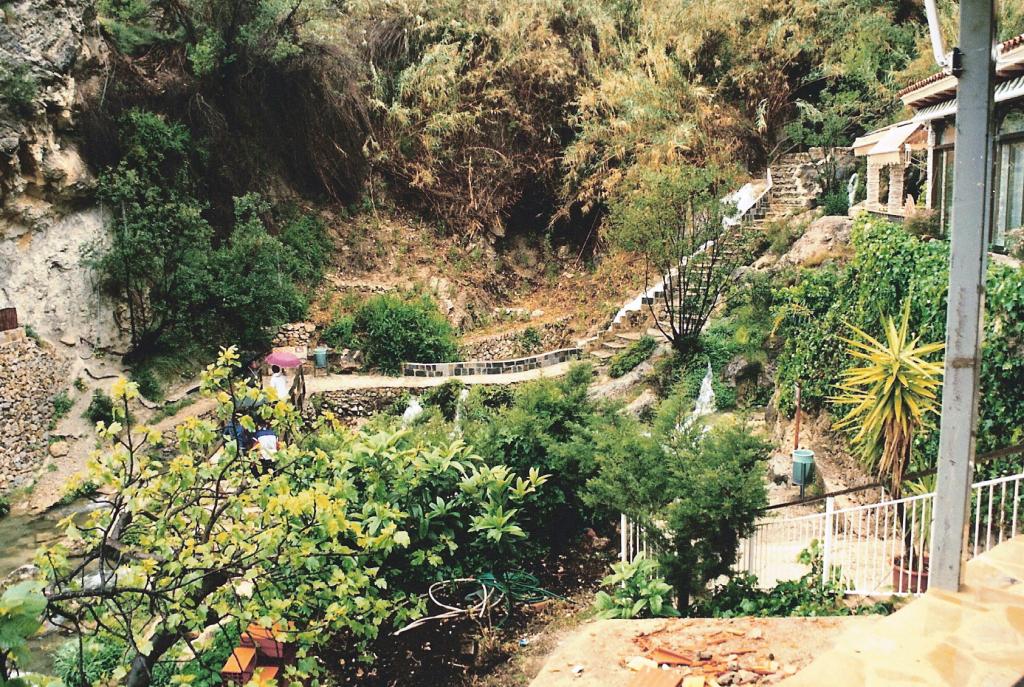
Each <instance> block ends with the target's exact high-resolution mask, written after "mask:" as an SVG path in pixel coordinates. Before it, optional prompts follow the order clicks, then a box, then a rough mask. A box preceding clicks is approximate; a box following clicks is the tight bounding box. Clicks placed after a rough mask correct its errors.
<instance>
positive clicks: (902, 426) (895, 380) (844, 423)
mask: <svg viewBox="0 0 1024 687" xmlns="http://www.w3.org/2000/svg"><path fill="white" fill-rule="evenodd" d="M849 326H850V330H851V331H852V332H853V338H843V341H844V342H845V343H846V344H848V345H849V348H848V349H847V352H848V353H849V354H850V355H851V356H853V357H854V358H856V359H857V361H858V362H857V363H856V364H854V365H853V366H851V367H850V368H848V369H847V370H846V371H844V372H843V373H842V377H843V381H842V382H841V383H840V384H839V386H838V389H839V391H840V393H839V394H838V395H837V396H834V397H832V398H831V401H832V402H833V403H835V404H837V405H843V406H851V407H850V409H849V410H848V411H847V413H846V415H845V416H843V418H842V419H841V420H839V421H838V422H836V423H835V425H834V427H835V428H836V429H845V430H848V431H850V432H851V433H852V438H851V443H852V444H853V447H854V449H855V450H856V451H857V453H858V454H859V456H860V458H861V460H862V461H863V462H864V464H865V465H866V466H867V467H868V469H870V470H874V471H875V472H876V473H877V474H878V476H879V478H880V479H881V480H882V481H883V482H885V483H887V484H888V487H889V493H890V494H892V495H893V497H894V498H899V496H900V493H901V485H902V482H903V474H904V472H905V471H906V468H907V465H909V463H910V459H911V456H912V452H913V446H914V435H915V434H916V433H917V432H918V431H920V430H921V429H922V428H923V427H926V426H928V421H929V416H930V415H932V414H937V413H938V408H939V401H938V390H939V387H940V385H941V384H942V382H941V378H942V363H941V361H939V362H936V361H929V360H926V357H927V356H929V355H931V354H933V353H936V352H938V351H941V350H942V348H943V344H942V343H941V342H939V343H930V344H923V345H921V344H919V339H918V337H911V336H910V301H904V303H903V314H902V317H901V319H900V322H899V324H897V323H896V322H895V321H894V320H893V318H891V317H882V328H883V330H884V332H885V334H884V336H883V337H882V340H878V339H876V338H874V337H872V336H871V335H870V334H868V333H867V332H865V331H863V330H862V329H859V328H857V327H854V326H852V325H849ZM902 516H903V508H902V506H901V507H900V510H899V518H900V520H901V521H902V520H903V517H902ZM922 517H925V518H927V520H926V522H929V525H926V526H924V527H921V528H919V529H920V530H921V531H922V532H930V529H931V528H930V519H931V506H930V504H927V505H926V511H925V513H924V515H922ZM911 534H912V533H911V531H910V530H909V529H908V530H907V531H905V532H904V533H903V538H904V547H903V551H902V554H901V555H900V556H899V557H897V558H895V559H894V560H893V579H894V581H907V582H908V583H909V582H910V577H909V573H910V571H914V574H915V575H916V577H915V578H914V581H913V584H914V585H916V586H914V587H912V588H910V589H908V588H907V585H904V584H900V585H897V587H896V588H897V589H900V590H903V591H924V588H925V587H926V586H927V578H928V561H927V556H926V555H925V552H926V551H927V550H928V549H927V546H926V543H927V540H926V539H924V538H923V537H921V538H918V537H916V535H915V537H913V538H912V536H911ZM912 540H913V541H914V542H917V541H920V542H921V544H922V545H921V546H920V547H918V551H917V552H915V551H914V550H913V548H914V547H912V546H911V543H912ZM900 571H904V572H900ZM904 573H906V575H904ZM920 578H924V581H923V582H922V580H921V579H920Z"/></svg>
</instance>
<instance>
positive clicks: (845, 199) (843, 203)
mask: <svg viewBox="0 0 1024 687" xmlns="http://www.w3.org/2000/svg"><path fill="white" fill-rule="evenodd" d="M819 203H820V205H821V208H822V209H823V210H824V211H825V214H826V215H839V216H842V217H846V213H847V212H848V211H849V210H850V196H849V195H848V194H847V193H846V191H844V190H842V189H837V190H835V191H830V192H829V193H826V194H825V195H823V196H822V197H821V199H820V200H819Z"/></svg>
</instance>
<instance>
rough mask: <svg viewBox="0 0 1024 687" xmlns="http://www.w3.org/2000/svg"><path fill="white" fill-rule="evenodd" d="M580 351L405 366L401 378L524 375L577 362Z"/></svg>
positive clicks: (571, 350) (406, 364) (568, 350)
mask: <svg viewBox="0 0 1024 687" xmlns="http://www.w3.org/2000/svg"><path fill="white" fill-rule="evenodd" d="M581 353H582V351H581V350H580V349H579V348H576V347H572V348H560V349H558V350H557V351H548V352H547V353H539V354H537V355H531V356H526V357H524V358H513V359H511V360H468V361H463V362H457V363H404V364H403V365H402V374H403V375H404V376H406V377H468V376H470V375H500V374H510V373H513V372H526V371H528V370H537V369H540V368H542V367H550V366H551V365H558V364H559V363H564V362H566V361H569V360H576V359H578V358H579V357H580V354H581Z"/></svg>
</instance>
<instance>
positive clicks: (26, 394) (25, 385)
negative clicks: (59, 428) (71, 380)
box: [0, 330, 68, 493]
mask: <svg viewBox="0 0 1024 687" xmlns="http://www.w3.org/2000/svg"><path fill="white" fill-rule="evenodd" d="M14 331H19V332H22V333H23V332H24V330H14ZM12 338H13V340H11V341H8V342H7V343H5V344H3V345H0V428H2V431H0V493H6V492H8V491H10V490H11V489H14V488H17V487H20V486H24V485H26V484H28V482H29V481H30V480H31V479H32V476H33V475H34V473H35V472H36V471H37V470H38V469H39V468H40V467H41V466H42V463H43V461H44V460H45V458H46V455H47V450H46V448H47V447H46V443H47V438H48V434H49V424H50V419H51V417H52V416H53V397H54V396H55V395H56V394H57V393H59V392H60V391H62V390H65V389H66V388H67V384H68V379H67V375H68V365H67V363H66V362H65V361H64V360H63V359H62V358H61V357H60V355H59V354H58V353H57V352H56V351H55V350H53V349H52V348H50V347H48V346H46V347H43V346H40V345H39V344H37V343H36V342H35V341H33V340H32V339H30V338H28V337H25V336H15V337H12Z"/></svg>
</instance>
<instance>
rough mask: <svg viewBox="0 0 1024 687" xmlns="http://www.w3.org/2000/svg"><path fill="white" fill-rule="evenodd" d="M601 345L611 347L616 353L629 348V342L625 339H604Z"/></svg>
mask: <svg viewBox="0 0 1024 687" xmlns="http://www.w3.org/2000/svg"><path fill="white" fill-rule="evenodd" d="M601 346H603V347H604V348H607V349H610V350H612V351H614V352H616V353H618V352H619V351H623V350H625V349H627V348H629V344H628V343H625V342H623V341H615V340H607V341H602V342H601Z"/></svg>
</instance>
